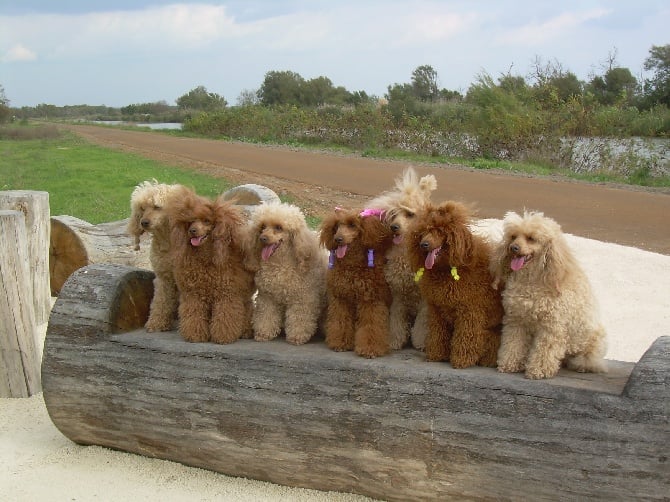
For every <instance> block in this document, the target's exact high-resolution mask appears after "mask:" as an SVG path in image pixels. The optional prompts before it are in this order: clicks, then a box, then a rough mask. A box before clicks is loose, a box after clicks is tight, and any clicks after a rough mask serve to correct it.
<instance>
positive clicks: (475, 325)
mask: <svg viewBox="0 0 670 502" xmlns="http://www.w3.org/2000/svg"><path fill="white" fill-rule="evenodd" d="M469 223H470V214H469V211H468V210H467V208H466V207H465V206H464V205H463V204H460V203H458V202H453V201H447V202H443V203H442V204H440V205H439V206H433V205H430V206H428V207H427V209H426V210H425V211H422V212H421V213H420V214H419V215H418V216H417V218H415V220H414V222H413V223H412V225H411V227H410V229H409V241H408V247H407V251H408V256H409V260H410V263H411V264H412V266H413V267H414V270H415V271H416V276H415V279H416V280H417V281H418V283H419V289H420V291H421V295H422V296H423V298H424V299H425V301H426V302H427V304H428V336H427V337H426V349H425V350H426V359H427V360H429V361H449V362H451V365H452V366H453V367H454V368H466V367H469V366H473V365H475V364H478V365H480V366H495V364H496V357H497V353H498V348H499V346H500V329H501V322H502V316H503V308H502V303H501V299H500V293H499V292H498V291H496V290H494V289H493V287H492V286H491V281H492V276H491V273H490V272H489V260H490V256H491V249H490V246H489V244H488V243H487V242H486V241H485V240H484V239H483V238H482V237H480V236H478V235H475V234H473V233H472V232H471V230H470V228H469Z"/></svg>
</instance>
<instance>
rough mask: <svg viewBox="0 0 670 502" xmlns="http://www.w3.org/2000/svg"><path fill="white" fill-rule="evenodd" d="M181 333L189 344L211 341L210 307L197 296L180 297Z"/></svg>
mask: <svg viewBox="0 0 670 502" xmlns="http://www.w3.org/2000/svg"><path fill="white" fill-rule="evenodd" d="M179 333H180V334H181V336H182V338H183V339H184V340H186V341H187V342H208V341H209V305H208V304H207V303H205V302H204V301H202V300H201V299H200V298H198V297H197V296H194V295H189V294H186V295H184V294H182V295H180V298H179Z"/></svg>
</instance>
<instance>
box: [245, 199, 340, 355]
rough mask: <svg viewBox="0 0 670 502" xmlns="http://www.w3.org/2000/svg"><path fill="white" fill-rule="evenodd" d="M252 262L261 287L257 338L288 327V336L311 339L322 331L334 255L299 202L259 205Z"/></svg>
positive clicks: (296, 341)
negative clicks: (322, 245) (322, 243)
mask: <svg viewBox="0 0 670 502" xmlns="http://www.w3.org/2000/svg"><path fill="white" fill-rule="evenodd" d="M248 248H249V250H248V253H247V265H248V266H249V268H251V269H252V270H255V283H256V288H257V290H258V293H257V296H256V305H255V307H254V311H253V317H252V320H253V328H254V338H255V339H256V340H272V339H274V338H276V337H277V336H278V335H279V334H280V333H281V331H282V328H283V329H284V333H285V335H286V341H288V342H289V343H292V344H295V345H301V344H303V343H306V342H308V341H309V340H310V339H311V338H312V336H314V334H315V333H316V330H317V327H318V324H319V320H320V317H321V314H322V312H323V310H324V308H325V301H326V270H327V265H328V255H327V254H326V253H324V252H323V250H322V249H321V248H320V246H319V239H318V236H317V234H316V233H315V232H313V231H312V230H310V229H309V227H308V226H307V223H306V222H305V217H304V215H303V213H302V211H300V209H299V208H297V207H296V206H293V205H290V204H284V203H270V204H261V205H259V206H256V208H255V209H254V211H253V214H252V216H251V222H250V227H249V233H248Z"/></svg>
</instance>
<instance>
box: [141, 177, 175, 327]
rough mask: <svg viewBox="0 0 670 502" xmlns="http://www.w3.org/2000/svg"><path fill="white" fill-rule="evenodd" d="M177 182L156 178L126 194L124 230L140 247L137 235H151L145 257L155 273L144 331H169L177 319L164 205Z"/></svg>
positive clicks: (168, 232)
mask: <svg viewBox="0 0 670 502" xmlns="http://www.w3.org/2000/svg"><path fill="white" fill-rule="evenodd" d="M179 187H180V185H166V184H164V183H158V182H157V181H156V180H152V181H144V182H142V183H140V184H139V185H137V186H136V187H135V189H134V190H133V193H132V194H131V196H130V220H129V221H128V233H129V234H130V235H131V236H133V237H134V238H135V250H139V249H140V236H141V235H142V234H143V233H144V232H147V233H148V234H150V235H151V247H150V248H149V260H150V262H151V267H152V268H153V270H154V273H155V274H156V276H155V278H154V296H153V298H152V300H151V307H150V309H149V318H148V320H147V322H146V324H145V325H144V327H145V328H146V330H147V331H149V332H152V331H169V330H171V329H172V327H173V324H174V321H176V319H177V302H178V298H179V294H178V293H177V284H176V283H175V280H174V274H173V272H172V262H171V260H170V224H169V222H168V215H167V214H168V213H167V207H168V204H169V200H170V196H171V195H172V194H173V193H174V192H175V191H177V190H178V189H179Z"/></svg>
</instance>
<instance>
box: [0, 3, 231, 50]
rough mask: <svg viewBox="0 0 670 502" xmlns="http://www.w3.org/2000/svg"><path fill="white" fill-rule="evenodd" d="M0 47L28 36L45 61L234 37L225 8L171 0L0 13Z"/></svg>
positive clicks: (188, 45) (178, 47) (193, 45)
mask: <svg viewBox="0 0 670 502" xmlns="http://www.w3.org/2000/svg"><path fill="white" fill-rule="evenodd" d="M0 32H2V34H1V35H0V48H2V47H3V46H5V47H6V46H9V45H11V44H12V43H14V40H16V39H18V38H23V39H25V38H27V37H29V38H30V45H31V46H33V47H37V48H38V50H39V52H40V54H44V56H45V58H47V59H62V58H68V59H69V58H76V57H78V56H91V55H95V56H105V55H109V54H127V53H147V52H157V51H163V50H165V49H168V50H182V49H186V50H192V49H198V48H202V47H206V46H208V45H209V44H212V43H213V42H215V41H217V40H219V39H223V38H230V37H236V36H240V35H241V34H243V33H244V27H243V26H240V25H238V24H236V23H235V21H234V19H233V18H232V17H230V16H228V15H227V14H226V10H225V7H223V6H219V5H206V4H194V5H186V4H172V5H167V6H163V7H151V8H147V9H144V10H132V11H108V12H92V13H86V14H74V15H62V14H38V15H34V14H33V15H29V16H28V15H25V16H0Z"/></svg>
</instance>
